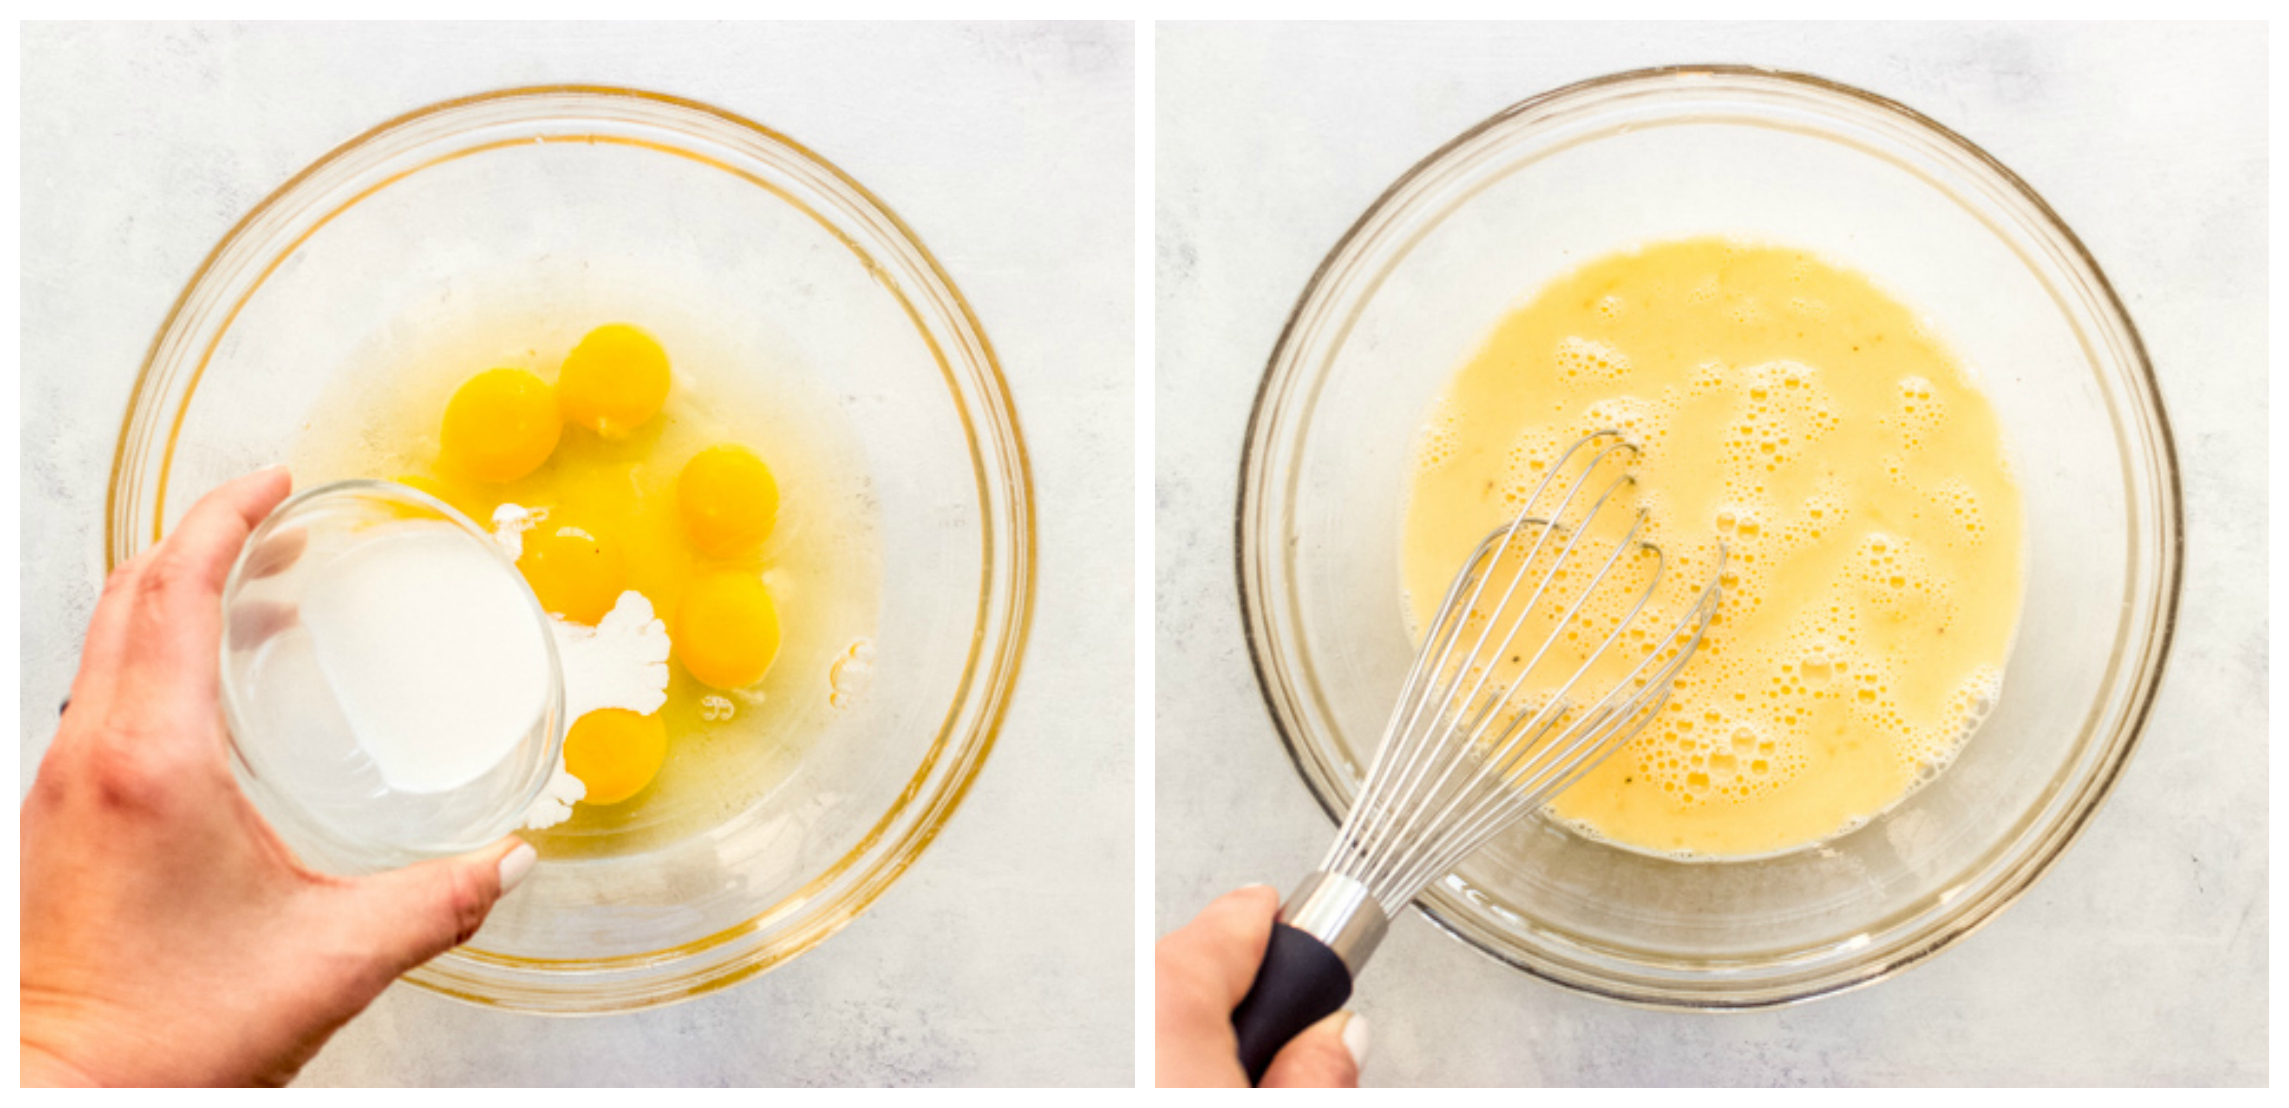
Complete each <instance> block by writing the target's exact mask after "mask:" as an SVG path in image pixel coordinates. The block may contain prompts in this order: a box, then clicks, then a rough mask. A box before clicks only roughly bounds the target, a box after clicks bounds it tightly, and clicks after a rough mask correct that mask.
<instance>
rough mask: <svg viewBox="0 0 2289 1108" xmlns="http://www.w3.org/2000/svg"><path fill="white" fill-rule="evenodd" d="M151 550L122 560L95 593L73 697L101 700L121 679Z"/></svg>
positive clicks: (84, 700) (87, 701) (83, 701)
mask: <svg viewBox="0 0 2289 1108" xmlns="http://www.w3.org/2000/svg"><path fill="white" fill-rule="evenodd" d="M150 561H151V552H150V551H148V550H146V551H144V552H143V553H141V554H138V555H136V556H135V557H133V558H130V559H128V560H127V561H125V562H123V563H121V564H120V566H119V568H117V569H114V570H112V571H111V575H110V576H109V577H106V578H104V579H103V594H102V595H100V596H98V597H96V600H95V612H94V614H92V615H90V616H89V617H88V621H87V638H86V639H85V640H83V641H82V642H81V643H80V649H79V672H78V673H77V674H75V675H73V677H72V691H71V696H70V700H71V701H76V702H78V703H80V704H83V705H85V704H98V703H101V702H102V701H103V700H104V699H105V694H107V693H108V692H110V691H111V688H112V686H113V685H114V683H116V682H117V681H118V679H119V667H120V662H121V660H122V659H124V658H125V657H126V655H127V640H128V626H129V624H130V623H131V622H132V620H133V617H134V614H135V593H136V587H137V585H136V582H137V580H138V579H139V578H140V577H141V576H142V573H143V568H144V567H145V566H146V565H148V564H150Z"/></svg>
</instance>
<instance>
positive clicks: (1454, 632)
mask: <svg viewBox="0 0 2289 1108" xmlns="http://www.w3.org/2000/svg"><path fill="white" fill-rule="evenodd" d="M1609 436H1610V437H1612V438H1614V439H1616V440H1617V441H1616V442H1615V443H1614V444H1613V445H1611V446H1607V447H1605V448H1603V449H1601V450H1599V451H1598V452H1597V453H1596V455H1595V456H1594V457H1593V458H1591V460H1590V463H1589V465H1588V466H1586V467H1585V468H1584V469H1583V470H1582V472H1581V474H1580V475H1579V476H1577V477H1575V478H1574V479H1573V481H1572V483H1571V484H1570V485H1569V486H1568V487H1567V488H1566V492H1565V494H1564V496H1563V497H1562V498H1561V499H1560V500H1559V502H1558V504H1557V506H1556V507H1555V508H1553V509H1550V510H1549V512H1548V515H1547V519H1546V520H1545V521H1544V525H1543V526H1541V527H1540V528H1538V529H1537V531H1536V532H1535V537H1534V544H1533V547H1532V549H1530V550H1529V551H1528V552H1527V555H1526V557H1525V559H1523V560H1522V561H1520V563H1519V567H1520V572H1519V573H1518V574H1516V575H1514V576H1513V577H1512V578H1511V579H1510V583H1509V585H1508V587H1507V588H1506V589H1505V590H1504V592H1503V599H1502V602H1501V603H1500V604H1498V605H1497V606H1496V607H1495V608H1494V609H1492V612H1493V613H1500V612H1501V611H1503V610H1504V609H1505V608H1507V607H1508V606H1509V602H1510V599H1511V598H1512V597H1513V596H1514V595H1515V594H1516V591H1517V588H1518V586H1519V584H1520V583H1521V582H1522V581H1524V579H1525V577H1526V573H1525V571H1526V569H1527V568H1528V567H1530V566H1532V565H1533V564H1534V561H1535V559H1536V558H1537V557H1539V555H1540V554H1541V552H1542V548H1543V546H1544V545H1545V544H1546V543H1547V542H1548V541H1549V538H1550V532H1551V531H1552V530H1553V529H1554V527H1553V526H1552V525H1553V524H1555V523H1556V521H1558V520H1559V519H1561V518H1562V517H1563V516H1564V514H1565V512H1566V510H1567V509H1568V508H1569V507H1571V506H1572V504H1573V502H1574V499H1575V497H1577V496H1578V495H1579V494H1580V492H1581V489H1582V487H1583V486H1584V485H1585V484H1587V483H1588V482H1589V479H1590V477H1591V476H1592V475H1593V474H1594V473H1595V472H1596V471H1597V468H1598V466H1600V465H1601V464H1603V463H1604V461H1605V460H1606V459H1607V458H1609V457H1611V456H1613V455H1614V454H1615V453H1617V452H1619V451H1622V450H1631V451H1634V450H1635V449H1636V448H1635V447H1633V446H1630V445H1629V444H1628V443H1626V442H1624V441H1620V436H1619V434H1618V433H1617V432H1611V431H1601V432H1597V433H1594V434H1591V435H1588V436H1585V437H1583V438H1582V439H1580V440H1577V441H1576V442H1575V443H1574V444H1573V445H1572V446H1569V447H1567V448H1566V451H1565V453H1563V454H1561V455H1560V456H1559V458H1558V460H1557V462H1556V463H1554V464H1552V465H1551V466H1550V468H1549V470H1548V471H1547V472H1546V473H1544V474H1543V476H1542V480H1541V481H1540V482H1538V483H1536V485H1535V487H1534V492H1533V493H1532V494H1531V495H1530V496H1528V497H1527V498H1526V501H1525V503H1524V504H1523V505H1521V506H1520V508H1519V510H1518V512H1517V513H1516V514H1515V515H1514V516H1512V518H1511V520H1510V523H1509V525H1508V526H1506V527H1504V528H1501V529H1500V530H1499V535H1500V539H1499V541H1497V540H1496V538H1495V536H1493V535H1490V536H1488V538H1487V540H1486V541H1484V542H1482V543H1480V545H1479V548H1478V550H1477V551H1476V552H1474V554H1473V556H1472V558H1471V561H1470V563H1469V564H1468V567H1467V568H1466V570H1465V572H1464V573H1463V574H1461V575H1458V576H1457V577H1456V579H1455V581H1454V583H1453V584H1451V585H1450V586H1449V587H1448V589H1447V595H1446V597H1445V599H1444V600H1443V601H1442V603H1441V605H1440V608H1439V613H1440V614H1439V618H1438V619H1437V620H1436V621H1434V623H1433V625H1432V629H1431V630H1432V636H1433V638H1432V641H1430V642H1427V643H1426V645H1425V647H1424V648H1423V649H1422V650H1419V651H1418V652H1417V653H1416V657H1415V664H1414V666H1413V668H1412V669H1411V671H1410V672H1409V674H1408V679H1407V683H1406V685H1405V687H1404V690H1403V692H1402V694H1401V696H1400V699H1399V704H1400V706H1401V707H1400V708H1398V709H1396V710H1394V711H1393V712H1392V714H1391V719H1390V721H1389V723H1387V724H1386V725H1385V729H1384V736H1383V741H1381V742H1380V743H1378V744H1377V749H1376V755H1375V758H1374V760H1373V763H1372V764H1371V765H1370V767H1369V770H1368V774H1367V781H1368V787H1367V790H1366V793H1365V795H1362V796H1361V797H1360V799H1359V801H1358V803H1357V804H1355V805H1354V809H1353V810H1354V813H1358V812H1362V811H1364V812H1367V813H1380V812H1383V811H1385V810H1386V809H1389V808H1392V807H1393V805H1394V804H1396V803H1397V802H1398V801H1399V800H1403V799H1404V798H1407V797H1410V796H1413V795H1415V794H1416V792H1417V790H1418V789H1419V787H1420V785H1421V782H1420V780H1419V779H1418V775H1419V773H1420V772H1422V771H1423V769H1424V768H1425V767H1426V766H1427V760H1425V759H1423V758H1422V757H1421V753H1422V751H1423V748H1425V747H1427V746H1428V745H1429V744H1430V743H1431V740H1433V739H1435V738H1436V737H1437V735H1438V733H1439V731H1440V728H1439V726H1438V725H1439V723H1440V722H1441V721H1442V720H1443V719H1444V718H1445V717H1447V716H1448V715H1450V714H1451V709H1452V705H1453V696H1452V694H1453V691H1454V690H1453V688H1452V687H1451V686H1449V687H1448V690H1447V691H1448V695H1447V696H1444V697H1441V698H1440V699H1439V701H1438V705H1437V709H1436V711H1434V712H1433V714H1432V717H1431V719H1430V721H1429V722H1430V725H1429V726H1427V727H1423V728H1421V729H1420V730H1418V724H1419V723H1421V722H1422V719H1423V712H1424V711H1425V710H1426V709H1427V708H1430V707H1431V706H1432V701H1431V700H1430V698H1428V697H1426V696H1424V695H1422V694H1423V693H1424V691H1425V690H1424V687H1423V686H1424V682H1425V681H1437V680H1440V675H1441V674H1445V673H1447V672H1448V664H1449V662H1450V660H1451V659H1452V658H1453V654H1454V648H1455V646H1456V645H1457V644H1458V643H1459V642H1460V641H1461V638H1462V632H1463V631H1464V629H1465V627H1466V625H1467V623H1468V614H1469V613H1471V612H1474V611H1478V610H1480V609H1479V602H1480V600H1482V599H1483V598H1484V595H1485V591H1486V585H1487V583H1488V582H1489V581H1490V580H1492V578H1493V572H1492V571H1493V570H1494V568H1495V567H1496V566H1498V565H1499V564H1500V561H1501V557H1502V554H1503V553H1504V552H1505V551H1507V550H1508V549H1509V548H1510V545H1511V542H1512V540H1513V539H1514V538H1515V537H1516V536H1517V534H1518V532H1519V530H1520V529H1521V528H1523V527H1525V526H1526V524H1527V523H1528V522H1530V521H1534V520H1536V519H1537V515H1536V511H1535V509H1536V508H1537V506H1539V505H1540V504H1541V503H1542V499H1543V495H1544V494H1545V493H1546V492H1548V491H1549V487H1550V483H1551V482H1552V481H1553V480H1555V479H1556V478H1557V477H1558V475H1559V474H1560V473H1561V472H1564V470H1565V467H1566V463H1567V462H1568V461H1570V460H1571V459H1572V458H1573V456H1574V455H1575V454H1576V453H1577V452H1579V451H1580V450H1581V449H1582V448H1583V447H1584V446H1587V445H1589V444H1590V443H1592V442H1595V441H1597V440H1598V439H1600V438H1604V437H1609ZM1616 485H1618V482H1616ZM1615 487H1616V486H1615V485H1609V486H1608V487H1607V488H1606V489H1605V491H1604V492H1603V493H1601V494H1600V495H1599V497H1598V498H1597V500H1596V501H1595V502H1594V503H1593V504H1592V506H1591V508H1590V511H1589V512H1588V513H1585V517H1584V518H1585V522H1586V520H1587V518H1589V517H1590V516H1594V514H1595V513H1596V511H1597V509H1598V508H1600V507H1602V506H1603V505H1604V503H1605V500H1606V498H1607V497H1609V496H1611V495H1612V493H1613V490H1614V488H1615ZM1585 530H1586V529H1583V530H1577V531H1576V533H1575V534H1574V536H1573V539H1572V541H1571V542H1569V544H1568V545H1567V547H1566V549H1565V550H1564V551H1561V552H1560V553H1559V555H1558V557H1557V558H1555V559H1553V560H1552V561H1551V562H1550V564H1549V566H1548V568H1547V570H1546V571H1545V573H1544V575H1543V578H1542V580H1541V581H1540V582H1538V583H1537V584H1536V587H1535V591H1534V595H1533V597H1531V598H1530V599H1529V600H1528V601H1527V603H1526V604H1524V605H1521V606H1520V608H1519V612H1520V615H1521V619H1520V620H1518V621H1514V622H1513V625H1512V627H1511V630H1510V632H1509V633H1508V635H1507V636H1506V638H1505V640H1504V647H1503V649H1505V650H1507V649H1508V643H1509V640H1510V639H1511V638H1514V637H1515V635H1516V631H1517V628H1518V626H1520V625H1521V624H1522V623H1523V616H1524V615H1525V614H1526V613H1528V612H1531V611H1532V610H1533V608H1534V606H1535V605H1537V604H1539V603H1540V600H1541V597H1542V594H1543V593H1544V592H1545V591H1546V590H1547V588H1548V586H1549V583H1550V581H1551V579H1552V578H1553V577H1554V576H1555V574H1556V572H1557V570H1558V568H1559V567H1560V566H1562V565H1563V564H1564V561H1565V558H1566V556H1567V555H1568V554H1570V553H1571V552H1572V549H1573V545H1574V544H1578V543H1579V542H1580V541H1581V536H1582V534H1583V533H1584V531H1585ZM1466 584H1468V585H1469V586H1470V598H1469V599H1468V600H1467V601H1465V602H1464V603H1462V604H1461V605H1459V606H1458V605H1457V604H1456V603H1455V601H1456V600H1457V598H1458V596H1459V594H1460V593H1461V592H1462V590H1463V587H1464V585H1466ZM1495 622H1496V615H1493V614H1490V615H1489V616H1487V618H1486V619H1485V621H1484V625H1483V626H1482V627H1481V629H1480V631H1479V637H1478V640H1477V641H1476V642H1474V643H1473V644H1472V646H1471V649H1470V651H1469V652H1468V653H1467V654H1466V655H1465V657H1483V656H1484V655H1483V651H1484V649H1485V644H1486V639H1487V636H1488V635H1489V634H1491V633H1492V631H1493V629H1494V623H1495ZM1434 655H1435V657H1434ZM1483 688H1484V675H1483V674H1482V675H1481V679H1480V681H1479V682H1478V683H1477V684H1476V685H1474V686H1473V688H1472V691H1471V693H1470V694H1468V696H1467V697H1466V698H1465V703H1468V702H1469V701H1470V700H1473V699H1475V698H1476V696H1477V694H1478V693H1479V692H1480V691H1482V690H1483ZM1408 705H1412V709H1411V710H1409V709H1408V708H1407V706H1408ZM1389 767H1404V768H1403V769H1402V770H1401V771H1400V772H1397V773H1394V772H1392V770H1391V768H1389ZM1401 810H1404V806H1402V807H1401ZM1358 830H1359V825H1357V824H1355V822H1354V821H1353V820H1352V819H1349V818H1347V819H1346V820H1345V821H1344V826H1343V828H1342V829H1341V830H1340V831H1339V832H1338V836H1337V841H1336V843H1335V845H1334V846H1333V847H1331V848H1330V851H1329V856H1328V866H1326V867H1323V868H1330V869H1332V868H1334V866H1335V865H1337V864H1338V863H1339V862H1342V861H1349V862H1351V863H1353V864H1354V865H1355V866H1356V867H1357V871H1358V872H1361V873H1375V872H1379V871H1381V870H1383V869H1385V868H1386V859H1385V858H1384V857H1383V853H1384V850H1385V848H1386V847H1387V846H1388V845H1389V844H1390V843H1391V842H1392V841H1393V837H1382V838H1380V841H1377V842H1364V843H1363V842H1360V841H1359V836H1358V835H1357V831H1358ZM1362 847H1364V848H1365V850H1364V856H1360V855H1361V853H1362V852H1361V848H1362ZM1337 872H1343V871H1341V870H1338V871H1337Z"/></svg>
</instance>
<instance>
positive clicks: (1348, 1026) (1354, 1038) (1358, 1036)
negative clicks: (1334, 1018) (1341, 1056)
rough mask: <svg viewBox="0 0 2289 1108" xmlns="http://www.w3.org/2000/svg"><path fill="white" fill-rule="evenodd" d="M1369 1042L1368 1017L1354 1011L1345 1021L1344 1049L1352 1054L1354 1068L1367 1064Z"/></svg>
mask: <svg viewBox="0 0 2289 1108" xmlns="http://www.w3.org/2000/svg"><path fill="white" fill-rule="evenodd" d="M1367 1043H1368V1038H1367V1017H1365V1016H1362V1015H1360V1014H1359V1013H1357V1012H1353V1013H1351V1018H1350V1019H1347V1020H1344V1021H1343V1049H1344V1052H1345V1053H1348V1054H1350V1055H1351V1065H1352V1068H1354V1069H1357V1068H1359V1067H1362V1066H1365V1065H1366V1064H1367Z"/></svg>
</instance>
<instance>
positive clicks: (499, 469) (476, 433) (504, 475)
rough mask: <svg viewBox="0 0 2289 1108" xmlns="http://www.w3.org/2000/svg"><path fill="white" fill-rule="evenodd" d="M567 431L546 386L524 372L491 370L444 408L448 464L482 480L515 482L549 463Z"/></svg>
mask: <svg viewBox="0 0 2289 1108" xmlns="http://www.w3.org/2000/svg"><path fill="white" fill-rule="evenodd" d="M563 428H564V425H563V421H562V420H561V419H560V418H558V416H557V414H556V395H555V393H554V391H553V390H551V389H550V388H549V387H548V384H547V383H546V382H544V381H542V380H541V379H540V378H538V377H535V376H533V375H532V374H530V373H527V372H525V371H524V370H521V369H488V370H486V371H485V372H483V373H480V374H478V375H476V376H475V377H471V378H469V380H468V381H466V382H464V383H463V384H462V386H461V388H460V389H459V390H458V391H456V392H455V393H454V394H453V399H452V400H451V401H450V402H448V403H447V404H446V405H445V429H444V435H443V440H444V441H443V447H444V453H445V460H446V462H447V463H448V464H450V465H452V466H453V467H455V468H456V469H458V470H460V471H461V472H462V473H465V474H467V475H469V476H470V477H473V478H475V479H477V480H479V481H488V482H494V483H498V482H502V481H514V480H516V479H517V478H519V477H522V476H524V475H525V474H528V473H531V472H532V471H533V470H536V469H539V468H540V464H541V463H542V462H545V461H547V460H548V456H549V455H550V454H551V453H553V452H554V451H555V450H556V440H557V436H558V435H560V434H561V433H562V432H563Z"/></svg>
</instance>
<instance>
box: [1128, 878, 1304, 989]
mask: <svg viewBox="0 0 2289 1108" xmlns="http://www.w3.org/2000/svg"><path fill="white" fill-rule="evenodd" d="M1279 910H1280V897H1279V894H1278V893H1277V892H1274V891H1273V890H1272V887H1271V886H1269V885H1250V886H1248V887H1247V888H1244V889H1235V890H1233V891H1231V892H1228V893H1225V894H1224V895H1223V896H1220V897H1217V898H1216V899H1215V900H1213V901H1210V902H1209V904H1208V907H1206V908H1202V909H1201V910H1200V914H1199V915H1197V916H1194V917H1193V919H1192V922H1191V923H1188V924H1185V925H1184V926H1182V927H1179V928H1177V929H1176V930H1174V931H1171V932H1169V933H1168V935H1167V937H1165V938H1163V939H1161V941H1160V945H1159V947H1158V948H1156V949H1155V951H1154V957H1155V958H1157V959H1160V960H1162V961H1163V962H1165V963H1167V964H1168V965H1170V966H1172V967H1175V968H1178V969H1180V970H1182V971H1183V973H1184V975H1185V976H1186V977H1187V978H1188V979H1189V980H1190V981H1192V982H1193V984H1194V987H1195V988H1198V989H1201V990H1204V991H1205V994H1206V995H1205V997H1203V998H1202V999H1205V1000H1207V1001H1209V1002H1211V1003H1213V1004H1215V1005H1216V1010H1217V1011H1219V1012H1225V1013H1229V1012H1230V1011H1231V1010H1232V1009H1234V1008H1236V1007H1238V1006H1239V1004H1240V998H1242V997H1244V996H1247V995H1248V987H1249V986H1250V985H1252V984H1254V983H1255V980H1256V967H1258V966H1260V965H1262V964H1263V961H1264V947H1265V946H1266V945H1267V944H1269V943H1270V942H1271V941H1272V919H1273V917H1275V916H1277V915H1278V914H1279Z"/></svg>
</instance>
